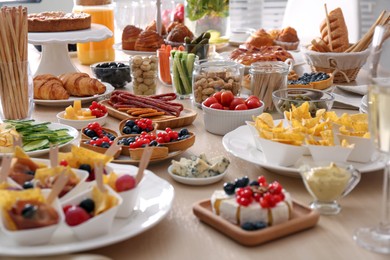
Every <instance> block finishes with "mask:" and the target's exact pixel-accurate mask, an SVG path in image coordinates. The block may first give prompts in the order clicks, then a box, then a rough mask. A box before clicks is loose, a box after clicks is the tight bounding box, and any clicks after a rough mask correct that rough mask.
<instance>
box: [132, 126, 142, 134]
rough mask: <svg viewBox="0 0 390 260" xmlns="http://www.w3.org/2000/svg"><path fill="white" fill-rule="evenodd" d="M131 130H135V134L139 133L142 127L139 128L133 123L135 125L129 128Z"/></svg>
mask: <svg viewBox="0 0 390 260" xmlns="http://www.w3.org/2000/svg"><path fill="white" fill-rule="evenodd" d="M131 131H132V132H135V133H137V134H140V133H141V132H142V129H141V128H139V126H137V125H135V126H133V127H132V128H131Z"/></svg>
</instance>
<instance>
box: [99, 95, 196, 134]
mask: <svg viewBox="0 0 390 260" xmlns="http://www.w3.org/2000/svg"><path fill="white" fill-rule="evenodd" d="M99 103H101V104H103V105H105V106H106V107H107V111H108V114H109V115H110V116H112V117H115V118H117V119H119V120H123V119H128V118H135V117H132V116H131V115H129V114H127V113H126V112H123V111H119V110H117V109H115V108H113V107H112V106H111V105H110V104H109V103H108V99H105V100H102V101H100V102H99ZM197 114H198V113H197V112H196V111H194V110H191V109H188V108H184V109H183V111H181V113H180V116H179V117H174V118H167V119H161V120H153V118H151V119H152V120H153V121H154V122H156V123H157V129H159V130H165V128H167V127H170V128H179V127H183V126H187V125H190V124H192V122H194V120H195V118H196V116H197Z"/></svg>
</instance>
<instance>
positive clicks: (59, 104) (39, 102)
mask: <svg viewBox="0 0 390 260" xmlns="http://www.w3.org/2000/svg"><path fill="white" fill-rule="evenodd" d="M102 83H103V84H104V85H105V86H106V91H105V92H104V93H103V94H100V95H94V96H90V97H75V96H70V97H69V98H68V99H63V100H43V99H34V103H35V104H37V105H42V106H51V107H63V106H69V105H73V102H74V101H75V100H81V103H82V104H84V103H88V102H91V101H93V100H96V99H98V98H102V99H106V98H105V97H106V96H108V95H109V94H111V92H113V91H114V89H115V88H114V87H113V86H112V85H111V84H110V83H107V82H102Z"/></svg>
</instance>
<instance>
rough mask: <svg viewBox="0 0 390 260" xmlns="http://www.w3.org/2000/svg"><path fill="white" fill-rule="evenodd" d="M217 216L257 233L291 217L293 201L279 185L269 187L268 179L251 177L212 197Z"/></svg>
mask: <svg viewBox="0 0 390 260" xmlns="http://www.w3.org/2000/svg"><path fill="white" fill-rule="evenodd" d="M211 206H212V210H213V212H214V213H215V214H217V215H219V216H220V217H222V218H224V219H226V220H228V221H229V222H231V223H233V224H236V225H240V226H241V227H242V228H243V229H246V230H256V229H260V228H264V227H267V226H272V225H277V224H280V223H283V222H286V221H288V220H289V219H290V218H291V214H292V213H291V212H292V207H293V204H292V199H291V195H290V193H288V192H287V191H285V190H284V189H283V187H282V186H281V185H280V184H279V183H278V182H276V181H275V182H272V183H270V184H268V183H267V182H266V180H265V178H264V176H260V177H258V179H257V180H255V181H252V182H250V181H249V178H248V177H243V178H240V179H236V180H235V182H228V183H225V184H224V189H223V190H216V191H214V193H213V194H212V196H211Z"/></svg>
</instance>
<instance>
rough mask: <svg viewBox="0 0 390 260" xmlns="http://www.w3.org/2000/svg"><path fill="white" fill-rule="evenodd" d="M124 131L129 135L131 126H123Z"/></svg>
mask: <svg viewBox="0 0 390 260" xmlns="http://www.w3.org/2000/svg"><path fill="white" fill-rule="evenodd" d="M122 132H123V133H125V134H127V135H129V134H130V133H131V127H130V126H125V127H123V129H122Z"/></svg>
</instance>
